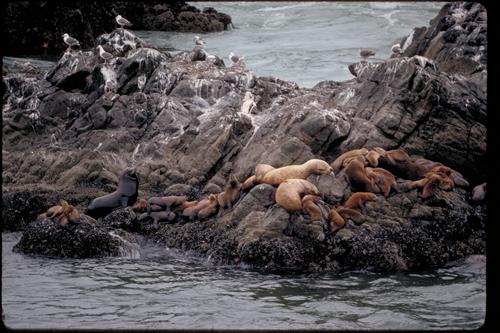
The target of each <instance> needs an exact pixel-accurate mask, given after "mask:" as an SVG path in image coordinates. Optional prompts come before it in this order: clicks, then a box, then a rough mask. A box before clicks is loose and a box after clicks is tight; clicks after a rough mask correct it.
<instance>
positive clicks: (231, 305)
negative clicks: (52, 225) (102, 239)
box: [2, 233, 486, 330]
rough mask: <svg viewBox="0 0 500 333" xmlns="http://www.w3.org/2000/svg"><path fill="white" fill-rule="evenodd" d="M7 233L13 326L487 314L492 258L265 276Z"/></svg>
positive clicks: (353, 324)
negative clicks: (59, 251)
mask: <svg viewBox="0 0 500 333" xmlns="http://www.w3.org/2000/svg"><path fill="white" fill-rule="evenodd" d="M20 236H21V234H20V233H3V234H2V309H3V313H4V315H5V318H4V323H5V324H6V325H7V326H8V327H10V328H23V329H31V328H44V329H48V328H74V329H78V328H91V329H98V328H102V329H112V328H116V329H195V328H197V329H266V328H267V329H415V330H417V329H472V328H477V327H479V326H481V325H482V323H483V321H484V315H485V280H486V268H485V266H486V262H485V261H486V260H485V257H484V256H480V255H477V256H470V257H468V258H466V259H464V260H461V261H458V262H455V263H451V264H450V265H449V266H448V267H444V268H440V269H437V270H433V271H427V272H418V273H410V274H408V273H406V274H376V273H371V272H364V271H358V272H348V273H343V274H333V273H326V274H302V275H292V276H290V275H276V274H262V273H259V272H256V271H254V270H251V269H250V268H248V267H239V268H237V269H235V267H230V266H213V265H211V264H210V262H209V261H207V260H206V259H203V258H197V257H194V256H190V255H187V254H183V253H180V252H178V251H176V250H173V249H167V248H165V247H160V246H158V245H157V244H148V243H142V244H141V245H142V248H141V251H140V252H141V253H140V258H136V259H130V258H104V259H85V260H83V259H81V260H76V259H53V258H43V257H30V256H26V255H22V254H17V253H13V252H12V247H13V246H14V245H15V244H16V243H17V241H18V239H19V238H20Z"/></svg>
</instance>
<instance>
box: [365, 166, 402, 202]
mask: <svg viewBox="0 0 500 333" xmlns="http://www.w3.org/2000/svg"><path fill="white" fill-rule="evenodd" d="M365 171H366V175H367V176H368V178H370V180H372V181H373V182H374V183H375V185H377V186H378V188H379V189H380V190H381V191H382V193H383V194H384V197H386V198H387V196H389V193H390V192H391V188H392V189H394V190H395V191H396V192H397V191H398V183H397V182H396V177H394V175H393V174H392V173H391V172H389V171H387V170H385V169H383V168H370V167H366V168H365Z"/></svg>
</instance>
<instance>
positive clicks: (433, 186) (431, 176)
mask: <svg viewBox="0 0 500 333" xmlns="http://www.w3.org/2000/svg"><path fill="white" fill-rule="evenodd" d="M453 187H454V184H453V181H452V180H451V178H449V177H447V176H443V175H442V174H437V173H434V172H428V173H426V176H425V178H422V179H420V180H416V181H412V182H410V183H409V184H407V189H410V190H412V189H415V188H422V193H420V194H419V196H420V197H421V198H423V199H426V198H428V197H430V196H432V195H434V193H435V192H436V190H437V189H438V188H440V189H442V190H446V191H449V190H451V189H453Z"/></svg>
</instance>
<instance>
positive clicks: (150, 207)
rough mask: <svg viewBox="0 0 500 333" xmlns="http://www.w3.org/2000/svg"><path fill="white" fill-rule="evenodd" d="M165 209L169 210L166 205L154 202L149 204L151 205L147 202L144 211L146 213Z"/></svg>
mask: <svg viewBox="0 0 500 333" xmlns="http://www.w3.org/2000/svg"><path fill="white" fill-rule="evenodd" d="M165 210H169V209H168V208H167V207H163V206H160V205H155V204H151V205H150V204H148V206H147V209H146V211H147V212H148V213H149V212H161V211H165ZM169 211H170V210H169Z"/></svg>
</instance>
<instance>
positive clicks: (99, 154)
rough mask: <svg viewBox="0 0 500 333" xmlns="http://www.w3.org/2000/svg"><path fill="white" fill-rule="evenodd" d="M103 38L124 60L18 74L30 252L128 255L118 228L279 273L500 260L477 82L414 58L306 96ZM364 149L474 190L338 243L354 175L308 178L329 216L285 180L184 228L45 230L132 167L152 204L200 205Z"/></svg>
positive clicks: (127, 225) (10, 84) (6, 187)
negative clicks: (169, 198) (261, 179)
mask: <svg viewBox="0 0 500 333" xmlns="http://www.w3.org/2000/svg"><path fill="white" fill-rule="evenodd" d="M455 6H466V4H460V5H455V4H453V5H447V6H445V7H444V9H443V11H442V12H441V13H440V15H441V16H443V15H444V16H443V17H446V15H448V16H449V15H452V14H449V13H448V12H449V10H450V8H455ZM446 8H448V9H446ZM471 8H472V7H471ZM474 8H475V7H474ZM158 10H159V11H160V9H158ZM472 12H474V11H472V10H468V11H467V12H466V13H469V14H467V15H472V14H470V13H472ZM443 13H444V14H443ZM446 13H448V14H446ZM477 15H479V14H477ZM477 15H476V16H477ZM129 19H130V18H129ZM465 20H466V21H467V19H466V18H465ZM433 22H435V21H433ZM467 22H469V21H467ZM432 26H433V25H431V27H432ZM429 29H431V28H429ZM417 40H418V39H417V38H415V39H414V42H416V41H417ZM97 43H98V44H99V45H104V46H105V47H106V49H107V52H110V53H112V54H113V56H114V58H113V59H112V60H111V61H108V62H103V61H102V59H100V58H99V57H98V56H97V54H96V51H95V50H90V51H85V52H83V51H81V50H71V51H67V52H66V53H65V54H64V55H63V56H62V57H61V59H60V61H59V62H58V63H57V64H56V65H55V66H54V68H52V69H51V70H50V71H49V72H48V73H43V72H39V71H36V70H28V69H27V70H22V71H18V72H13V73H9V74H8V75H7V76H5V77H3V78H2V82H3V83H4V84H5V87H6V94H5V96H4V101H5V102H4V105H3V113H2V116H3V161H2V167H3V174H2V176H3V206H4V209H3V213H2V215H3V220H4V221H7V222H4V223H3V224H2V229H3V230H23V229H24V230H25V235H26V237H25V239H24V240H23V242H22V244H23V245H19V247H18V249H19V251H22V252H26V253H38V254H48V255H60V256H65V255H66V256H82V257H86V256H87V257H88V256H99V255H101V254H105V253H106V254H107V255H116V253H117V252H116V251H118V250H117V249H118V248H119V247H120V246H122V247H123V242H124V241H123V240H120V238H119V237H121V238H122V239H125V238H126V237H127V236H126V235H127V234H121V236H120V235H118V236H113V235H110V232H115V231H116V230H123V233H132V234H142V235H145V236H147V237H150V238H153V239H155V240H156V241H158V242H161V243H163V244H165V245H167V246H170V247H175V248H179V249H182V250H185V251H192V252H193V253H197V254H199V255H203V256H206V257H207V258H210V260H212V261H214V262H216V263H230V264H250V265H252V266H253V267H256V268H260V269H263V270H266V271H300V272H303V271H328V270H337V269H353V268H371V269H375V270H385V271H399V270H412V269H422V268H426V267H433V266H438V265H442V264H444V263H446V262H447V261H449V260H453V259H458V258H460V257H463V256H466V255H468V254H474V253H484V252H485V238H486V236H485V228H484V223H485V220H486V209H485V201H484V200H483V201H472V189H473V188H474V187H475V186H476V185H479V184H482V183H484V182H486V163H484V161H485V156H486V114H487V111H486V99H487V96H486V90H485V86H484V85H483V83H482V81H480V80H479V81H478V80H476V77H475V76H474V75H473V74H464V73H461V74H458V73H452V72H450V71H445V70H442V69H441V66H440V64H439V59H437V58H426V57H423V56H420V55H408V56H402V57H396V58H391V59H388V60H386V61H383V62H376V63H371V62H361V63H356V64H353V65H352V66H351V67H352V72H353V73H354V74H355V78H353V79H352V80H349V81H344V82H332V81H323V82H320V83H318V84H317V85H316V86H315V87H314V88H312V89H306V88H300V87H299V86H298V85H297V84H295V83H293V82H287V81H283V80H280V79H278V78H273V77H257V76H255V75H254V74H253V73H252V72H251V71H250V70H249V69H248V68H246V66H245V65H244V63H237V64H235V65H232V66H228V67H226V65H225V64H224V63H223V62H222V61H221V60H220V59H217V58H215V59H214V58H212V57H205V60H201V59H200V57H198V56H195V55H196V54H199V53H200V51H199V49H194V50H193V51H192V52H182V53H179V54H176V55H175V56H174V55H171V54H169V53H167V52H162V51H160V50H156V49H154V48H150V47H147V46H146V45H145V44H144V43H143V42H142V41H141V40H140V39H138V38H137V37H135V36H134V35H133V34H132V32H130V31H127V30H125V31H121V30H119V29H117V30H115V31H112V32H111V33H109V34H104V35H101V36H99V37H98V38H97ZM422 43H424V42H423V41H422ZM422 45H423V44H422ZM421 47H422V48H425V47H426V46H425V47H424V46H421ZM478 50H479V49H478ZM474 52H475V51H474ZM478 52H479V51H478ZM481 52H482V51H481ZM476 54H481V53H480V52H479V53H476ZM485 70H486V69H485ZM361 147H367V148H372V147H381V148H384V149H386V150H390V149H404V150H405V151H406V152H408V154H410V155H411V156H412V158H418V157H423V158H426V159H429V160H432V161H436V162H441V163H443V164H444V165H447V166H449V167H452V168H453V169H455V170H457V171H459V172H461V173H462V174H463V175H464V176H465V178H466V179H467V180H468V181H469V183H470V188H460V187H455V188H454V189H453V190H451V191H441V190H438V191H437V192H436V194H435V195H434V196H432V197H430V198H427V199H422V198H421V197H419V195H418V192H417V190H416V189H415V190H411V191H407V192H399V193H398V192H392V193H391V194H390V195H389V196H388V197H387V198H383V197H381V196H380V200H377V201H374V202H369V203H367V205H366V207H365V210H366V212H365V215H366V221H365V222H364V223H363V224H360V225H357V224H354V223H352V222H348V223H347V224H346V226H345V227H344V228H343V229H341V230H339V231H338V232H337V233H335V234H332V233H331V231H330V228H329V223H328V211H329V209H330V208H332V207H337V206H339V205H340V204H342V203H343V202H344V201H345V200H346V199H347V198H349V197H350V195H351V194H352V190H351V188H350V186H349V184H348V183H347V181H346V177H345V175H344V171H341V172H339V173H338V174H336V175H334V176H333V175H312V176H310V177H309V178H308V180H309V181H310V182H311V183H313V184H314V185H315V186H316V187H317V188H318V189H319V191H320V192H321V195H322V201H320V202H319V203H318V206H319V208H320V211H321V215H322V216H321V219H320V220H319V221H318V220H317V221H311V219H310V217H309V215H308V214H306V213H303V212H288V211H286V210H284V209H283V208H281V207H279V206H278V205H276V203H275V198H274V195H275V191H276V187H273V186H271V185H267V184H260V185H257V186H255V187H253V188H251V189H247V190H243V191H242V192H241V195H240V197H239V198H238V200H237V201H236V202H235V203H234V204H233V207H232V208H231V209H219V210H218V212H217V214H215V215H211V216H208V217H207V218H204V219H198V218H195V219H193V220H190V219H188V218H185V217H183V216H182V215H181V214H180V213H179V212H176V213H175V218H174V219H173V220H171V221H168V222H163V221H155V220H154V219H153V218H150V217H145V218H142V217H141V218H139V216H141V214H140V213H138V212H134V210H133V209H132V208H131V207H127V208H120V209H117V210H115V211H113V212H111V213H110V214H109V215H107V216H106V217H104V218H100V219H98V220H97V221H96V222H95V224H88V225H87V224H86V223H82V224H77V225H70V226H69V227H67V226H59V225H54V224H51V223H50V222H47V221H50V220H45V221H37V222H33V223H31V224H30V222H32V221H34V220H35V218H36V216H37V215H38V214H40V213H42V212H44V211H45V210H46V209H47V208H48V207H50V206H53V205H55V204H57V201H58V200H59V199H61V198H64V199H66V200H67V201H68V202H69V203H70V204H71V205H73V206H74V207H76V208H77V209H78V210H79V211H80V212H83V211H84V209H85V208H86V207H87V206H88V204H89V203H90V201H91V200H92V199H93V198H96V197H98V196H102V195H105V194H108V193H111V192H113V191H115V190H116V188H117V183H118V177H119V175H120V173H121V172H122V171H123V170H124V169H125V168H128V167H134V168H135V170H136V172H137V174H138V177H139V198H144V199H146V198H149V197H151V196H163V195H186V196H187V198H188V200H190V201H192V200H201V199H203V198H206V197H208V195H209V193H218V192H220V191H222V190H223V189H224V186H225V182H226V179H228V176H229V175H230V174H232V175H235V176H236V178H237V179H238V180H239V181H240V182H243V181H244V180H245V179H246V178H247V177H249V176H251V175H252V174H253V173H254V169H255V166H256V165H257V164H259V163H266V164H270V165H272V166H274V167H276V168H278V167H281V166H286V165H291V164H302V163H304V162H306V161H307V160H309V159H312V158H319V159H323V160H325V161H326V162H328V163H331V162H333V161H334V160H335V159H336V158H337V157H338V156H339V155H340V154H342V153H344V152H346V151H349V150H352V149H357V148H361ZM397 181H398V183H404V182H405V181H406V180H405V179H401V178H398V179H397ZM40 188H43V189H45V191H40V190H39V189H40ZM85 228H87V229H88V230H87V229H85ZM45 229H47V230H48V231H47V235H52V234H55V235H59V234H61V235H62V234H63V231H64V237H65V238H64V239H65V241H62V242H63V243H64V244H70V242H71V241H73V240H75V239H78V242H80V243H81V244H89V243H86V242H87V240H82V239H80V238H78V237H80V236H77V235H79V234H78V233H77V231H78V230H80V229H81V230H87V231H88V233H89V235H94V234H95V235H97V236H96V237H98V238H99V239H100V240H102V247H101V246H100V247H99V248H96V249H95V250H92V251H94V252H92V253H90V252H85V251H84V250H83V249H82V247H76V248H75V250H74V251H73V252H71V250H70V249H67V248H64V253H63V252H62V250H61V251H59V252H58V251H57V250H54V249H55V247H52V250H44V248H43V246H41V245H37V244H36V242H38V240H39V239H40V238H39V237H42V236H41V235H45V234H44V233H45V231H44V230H45ZM68 230H71V232H69V231H68ZM68 232H69V234H68ZM122 236H123V237H122ZM44 237H48V236H44ZM58 237H59V236H58ZM61 237H62V236H61ZM75 237H76V238H75ZM89 237H90V236H89ZM124 237H125V238H124ZM44 239H46V238H44ZM54 239H59V238H54ZM61 239H62V238H61ZM78 242H77V243H78ZM120 242H122V244H121V245H120ZM80 243H79V244H80ZM92 246H96V245H92ZM92 246H91V247H92ZM61 249H62V248H61ZM86 251H91V250H86Z"/></svg>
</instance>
